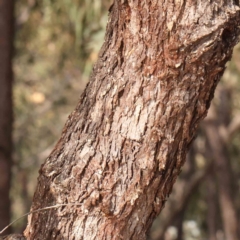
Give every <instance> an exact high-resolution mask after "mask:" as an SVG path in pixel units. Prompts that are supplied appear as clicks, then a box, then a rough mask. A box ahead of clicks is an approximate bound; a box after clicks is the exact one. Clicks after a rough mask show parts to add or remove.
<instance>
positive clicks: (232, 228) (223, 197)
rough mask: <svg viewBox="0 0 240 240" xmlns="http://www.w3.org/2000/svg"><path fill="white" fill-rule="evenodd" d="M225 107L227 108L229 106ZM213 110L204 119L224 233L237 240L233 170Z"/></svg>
mask: <svg viewBox="0 0 240 240" xmlns="http://www.w3.org/2000/svg"><path fill="white" fill-rule="evenodd" d="M226 109H227V110H228V109H229V106H228V108H226ZM221 110H223V104H221ZM215 111H216V109H215V108H211V111H209V115H208V118H207V120H206V121H205V131H206V136H207V140H208V142H209V146H210V149H211V153H212V158H213V159H214V168H215V173H216V177H217V182H218V192H219V205H220V208H221V215H222V222H223V228H224V234H225V237H226V239H231V240H238V239H239V238H240V236H238V220H237V211H236V207H235V206H234V196H233V188H234V180H233V172H232V169H231V162H230V160H229V158H228V156H229V154H228V151H227V146H226V144H225V143H224V140H223V138H222V137H221V135H220V132H221V130H220V129H221V126H224V122H220V121H219V118H217V116H216V112H215Z"/></svg>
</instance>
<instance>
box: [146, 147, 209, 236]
mask: <svg viewBox="0 0 240 240" xmlns="http://www.w3.org/2000/svg"><path fill="white" fill-rule="evenodd" d="M190 152H192V153H193V149H192V151H190ZM191 155H193V156H190V157H191V158H194V154H191ZM190 161H191V159H189V157H188V159H187V163H186V164H188V165H190V166H188V168H187V169H186V168H185V167H186V165H184V168H185V169H186V170H185V172H183V174H182V175H183V176H182V177H181V178H180V179H178V181H177V182H176V184H175V185H174V190H173V193H172V195H171V197H170V199H169V200H168V202H167V203H166V206H165V208H164V210H163V212H162V213H161V214H160V216H159V219H158V220H157V222H156V223H155V224H153V229H152V231H151V239H152V240H163V239H164V235H165V232H166V230H167V228H168V227H169V226H171V225H174V220H175V219H177V218H178V216H181V215H183V214H184V212H185V210H186V208H187V206H188V202H189V200H190V196H192V194H193V193H194V192H195V191H196V190H197V189H198V187H199V185H200V183H202V182H203V180H204V179H205V178H206V177H207V175H208V174H209V172H210V171H211V168H212V163H210V164H209V165H208V166H207V167H206V168H205V169H204V170H199V171H196V170H195V171H194V166H191V165H192V164H189V163H191V162H190ZM154 228H155V229H154ZM178 236H179V235H178Z"/></svg>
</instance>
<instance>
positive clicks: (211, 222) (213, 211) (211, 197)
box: [206, 171, 218, 240]
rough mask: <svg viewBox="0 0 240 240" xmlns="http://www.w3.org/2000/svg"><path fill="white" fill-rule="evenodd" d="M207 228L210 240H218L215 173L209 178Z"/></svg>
mask: <svg viewBox="0 0 240 240" xmlns="http://www.w3.org/2000/svg"><path fill="white" fill-rule="evenodd" d="M206 200H207V208H208V211H207V226H208V239H209V240H217V239H216V233H217V224H216V221H217V209H218V205H217V199H216V183H215V179H214V172H213V171H212V172H211V174H209V176H208V177H207V196H206Z"/></svg>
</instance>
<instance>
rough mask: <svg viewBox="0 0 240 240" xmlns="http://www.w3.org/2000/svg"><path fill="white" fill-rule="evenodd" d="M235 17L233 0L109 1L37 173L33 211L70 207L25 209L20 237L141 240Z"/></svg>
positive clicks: (203, 103)
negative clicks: (73, 98)
mask: <svg viewBox="0 0 240 240" xmlns="http://www.w3.org/2000/svg"><path fill="white" fill-rule="evenodd" d="M239 20H240V17H239V8H238V7H237V6H236V5H235V3H234V2H233V1H232V0H225V1H224V0H221V1H220V0H219V1H214V3H211V1H209V0H201V1H200V0H199V1H192V0H182V1H170V0H165V1H163V0H158V1H155V0H145V1H139V0H129V1H128V0H124V1H117V0H116V1H114V4H113V6H112V7H111V9H110V16H109V23H108V26H107V33H106V37H105V43H104V45H103V47H102V49H101V52H100V55H99V60H98V62H97V64H96V65H95V67H94V69H93V74H92V76H91V79H90V82H89V84H88V85H87V87H86V89H85V91H84V93H83V95H82V96H81V99H80V101H79V104H78V106H77V107H76V109H75V110H74V111H73V113H72V114H71V115H70V116H69V119H68V121H67V123H66V125H65V128H64V130H63V133H62V136H61V138H60V140H59V142H58V143H57V145H56V147H55V148H54V150H53V151H52V153H51V154H50V156H49V157H48V158H47V160H46V162H45V163H44V164H43V165H42V167H41V169H40V175H39V178H38V185H37V189H36V192H35V195H34V199H33V205H32V210H35V209H40V208H43V207H47V206H51V205H55V204H66V203H69V205H68V206H62V207H59V208H55V209H51V210H47V211H42V212H37V213H34V214H32V215H31V216H30V217H29V223H28V227H27V229H26V230H25V235H26V237H27V239H34V240H37V239H41V240H42V239H53V240H54V239H69V240H71V239H84V240H88V239H111V240H114V239H138V240H141V239H146V232H147V231H148V229H149V227H150V226H151V224H152V221H153V219H154V218H155V217H156V215H158V214H159V212H160V211H161V209H162V208H163V206H164V203H165V201H166V200H167V198H168V196H169V194H170V192H171V189H172V185H173V183H174V182H175V180H176V178H177V176H178V174H179V172H180V169H181V166H182V165H183V163H184V161H185V157H186V152H187V149H188V147H189V144H190V143H191V142H192V140H193V138H194V135H195V132H196V129H197V126H198V124H199V121H200V120H201V119H202V118H203V117H204V116H206V112H207V109H208V107H209V105H210V101H211V99H212V97H213V93H214V89H215V87H216V85H217V83H218V81H219V78H220V76H221V75H222V73H223V71H224V68H225V63H226V61H227V60H228V59H229V58H230V55H231V53H232V48H233V46H234V45H235V44H236V42H237V34H238V33H239V28H238V22H239ZM74 204H75V205H74ZM76 204H79V205H76Z"/></svg>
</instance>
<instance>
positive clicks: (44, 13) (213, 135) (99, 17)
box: [0, 0, 240, 240]
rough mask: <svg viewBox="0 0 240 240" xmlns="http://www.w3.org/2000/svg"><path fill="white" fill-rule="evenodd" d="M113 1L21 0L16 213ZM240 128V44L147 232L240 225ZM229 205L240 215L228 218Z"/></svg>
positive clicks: (219, 237) (203, 232) (197, 236)
mask: <svg viewBox="0 0 240 240" xmlns="http://www.w3.org/2000/svg"><path fill="white" fill-rule="evenodd" d="M110 5H111V1H110V0H58V1H55V0H21V1H16V2H15V40H14V48H15V50H14V59H13V71H14V86H13V101H14V130H13V141H14V149H13V163H14V164H13V166H12V187H11V206H12V220H14V219H16V218H18V217H19V216H21V215H23V214H24V213H26V212H28V211H29V209H30V206H31V201H32V196H33V193H34V190H35V186H36V181H37V175H38V169H39V167H40V165H41V164H42V163H43V161H44V160H45V159H46V158H47V156H48V155H49V154H50V152H51V150H52V149H53V147H54V144H55V143H56V141H57V140H58V138H59V136H60V134H61V130H62V128H63V125H64V123H65V122H66V119H67V117H68V115H69V114H70V112H71V111H72V110H73V109H74V107H75V105H76V104H77V101H78V99H79V97H80V94H81V92H82V91H83V89H84V87H85V85H86V83H87V81H88V78H89V74H90V73H91V69H92V65H93V64H94V62H96V60H97V56H98V51H99V49H100V47H101V45H102V43H103V41H104V34H105V27H106V23H107V18H108V15H107V11H108V9H109V7H110ZM0 117H1V116H0ZM239 130H240V45H238V46H236V47H235V50H234V53H233V58H232V61H231V62H229V63H228V65H227V69H226V71H225V73H224V76H223V78H222V80H221V82H220V84H219V85H218V87H217V91H216V94H215V98H214V102H213V103H212V106H211V109H210V110H209V115H208V117H207V118H206V120H205V121H204V122H203V124H202V125H201V128H200V129H199V133H198V137H197V139H196V140H195V142H194V144H193V145H192V147H191V149H190V152H189V155H188V158H187V161H186V163H185V166H184V168H183V171H182V173H181V175H180V177H179V179H178V181H177V182H176V184H175V185H174V189H173V193H172V195H171V197H170V199H169V200H168V201H167V203H166V207H165V209H164V210H163V212H162V213H161V215H160V217H159V218H158V219H157V220H156V221H155V223H154V224H153V227H152V230H151V232H150V233H149V239H152V240H160V239H166V240H171V239H172V240H173V239H178V240H181V239H186V240H202V239H210V240H223V239H225V238H224V236H225V233H226V231H228V230H229V229H228V228H229V223H230V225H231V221H238V226H240V222H239V220H238V219H239V218H240V201H239V199H240V196H239V195H240V193H239V187H240V167H239V166H240V147H239V146H240V134H239ZM0 181H1V176H0ZM224 189H225V191H224ZM229 206H230V207H231V206H233V207H234V211H235V213H236V219H231V218H230V219H229V218H228V219H226V214H225V213H226V212H227V211H228V210H229V209H228V208H229ZM0 217H1V216H0ZM226 221H228V222H229V223H228V224H227V223H226ZM26 222H27V219H26V218H25V219H23V220H21V221H18V222H17V223H16V224H15V225H14V226H13V228H12V231H13V232H21V231H22V230H23V229H24V228H25V226H26Z"/></svg>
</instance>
